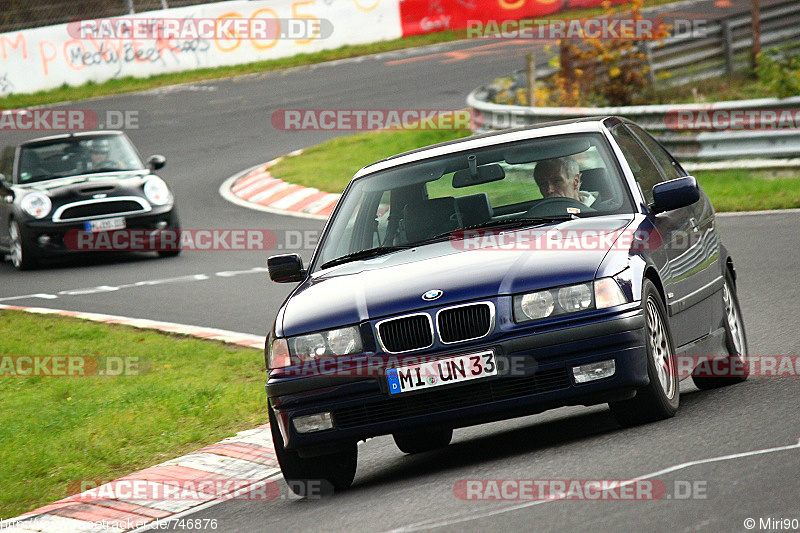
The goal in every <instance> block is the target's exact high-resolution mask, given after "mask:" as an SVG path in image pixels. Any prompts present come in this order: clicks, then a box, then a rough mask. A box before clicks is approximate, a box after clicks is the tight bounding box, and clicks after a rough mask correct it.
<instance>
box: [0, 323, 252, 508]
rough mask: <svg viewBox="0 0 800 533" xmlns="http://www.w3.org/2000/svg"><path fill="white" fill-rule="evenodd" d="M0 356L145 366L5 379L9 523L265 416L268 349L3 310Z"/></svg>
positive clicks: (1, 482)
mask: <svg viewBox="0 0 800 533" xmlns="http://www.w3.org/2000/svg"><path fill="white" fill-rule="evenodd" d="M0 354H2V355H85V356H130V357H139V358H141V359H140V361H141V367H142V368H145V369H147V368H148V367H149V369H148V371H147V373H145V374H143V375H138V376H118V377H45V376H37V377H17V376H4V377H0V443H2V444H1V445H0V464H2V465H3V468H2V469H0V487H2V490H1V491H0V517H6V518H7V517H11V516H16V515H18V514H20V513H22V512H25V511H28V510H31V509H33V508H35V507H38V506H41V505H45V504H47V503H50V502H51V501H55V500H58V499H61V498H64V497H66V496H68V489H69V485H70V482H76V481H79V480H84V479H108V478H117V477H120V476H123V475H126V474H129V473H131V472H133V471H135V470H138V469H141V468H146V467H149V466H152V465H154V464H157V463H159V462H163V461H166V460H168V459H171V458H174V457H177V456H180V455H183V454H185V453H188V452H191V451H193V450H195V449H197V448H200V447H202V446H204V445H207V444H210V443H214V442H217V441H219V440H221V439H223V438H225V437H228V436H231V435H233V434H235V433H236V431H240V430H244V429H250V428H252V427H254V426H256V425H259V424H263V423H265V422H266V420H267V413H266V410H265V406H266V399H265V395H264V381H265V373H264V358H263V355H262V353H261V351H260V350H255V349H248V348H241V347H237V346H231V345H225V344H222V343H218V342H213V341H203V340H198V339H192V338H188V337H179V336H173V335H166V334H162V333H158V332H152V331H145V330H139V329H134V328H130V327H124V326H113V325H107V324H98V323H92V322H86V321H82V320H77V319H71V318H66V317H50V316H41V315H33V314H28V313H23V312H15V311H2V312H0Z"/></svg>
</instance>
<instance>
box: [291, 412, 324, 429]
mask: <svg viewBox="0 0 800 533" xmlns="http://www.w3.org/2000/svg"><path fill="white" fill-rule="evenodd" d="M293 422H294V429H296V430H297V432H298V433H314V432H315V431H325V430H326V429H333V420H332V419H331V414H330V413H317V414H314V415H306V416H298V417H297V418H295V419H294V420H293Z"/></svg>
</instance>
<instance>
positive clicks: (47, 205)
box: [20, 192, 53, 218]
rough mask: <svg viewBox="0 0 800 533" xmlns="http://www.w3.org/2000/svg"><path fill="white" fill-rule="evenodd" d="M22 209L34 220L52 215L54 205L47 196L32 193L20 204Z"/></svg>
mask: <svg viewBox="0 0 800 533" xmlns="http://www.w3.org/2000/svg"><path fill="white" fill-rule="evenodd" d="M20 207H22V210H23V211H25V212H26V213H28V214H29V215H30V216H32V217H33V218H44V217H46V216H47V215H49V214H50V209H52V208H53V203H52V202H51V201H50V198H48V197H47V195H46V194H42V193H40V192H32V193H30V194H27V195H25V197H24V198H23V199H22V202H20Z"/></svg>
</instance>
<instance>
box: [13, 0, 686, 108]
mask: <svg viewBox="0 0 800 533" xmlns="http://www.w3.org/2000/svg"><path fill="white" fill-rule="evenodd" d="M676 1H678V0H645V2H644V6H645V7H654V6H659V5H664V4H671V3H674V2H676ZM602 13H603V9H602V8H600V7H595V8H586V9H577V10H573V11H565V12H563V13H557V14H555V15H552V16H551V18H585V17H594V16H598V15H602ZM466 37H467V32H466V30H458V31H444V32H438V33H429V34H425V35H414V36H411V37H402V38H399V39H392V40H389V41H381V42H377V43H369V44H362V45H348V46H342V47H340V48H336V49H334V50H323V51H321V52H315V53H312V54H298V55H296V56H292V57H287V58H280V59H271V60H267V61H259V62H256V63H247V64H244V65H233V66H226V67H216V68H204V69H198V70H191V71H186V72H175V73H170V74H159V75H156V76H151V77H149V78H134V77H132V76H129V77H125V78H119V79H115V80H110V81H107V82H105V83H101V84H97V83H92V82H90V83H86V84H84V85H81V86H78V87H70V86H68V85H66V84H65V85H64V86H62V87H60V88H58V89H52V90H48V91H40V92H37V93H34V94H12V95H9V96H7V97H5V98H0V109H15V108H24V107H31V106H36V105H46V104H53V103H57V102H65V101H74V100H85V99H87V98H94V97H98V96H108V95H113V94H122V93H127V92H132V91H141V90H145V89H154V88H157V87H164V86H167V85H176V84H180V83H191V82H198V81H205V80H214V79H220V78H228V77H231V76H239V75H242V74H254V73H258V72H266V71H270V70H279V69H284V68H290V67H298V66H304V65H313V64H316V63H323V62H326V61H333V60H337V59H346V58H350V57H357V56H364V55H369V54H377V53H380V52H390V51H393V50H402V49H405V48H414V47H418V46H425V45H430V44H437V43H443V42H449V41H456V40H459V39H465V38H466Z"/></svg>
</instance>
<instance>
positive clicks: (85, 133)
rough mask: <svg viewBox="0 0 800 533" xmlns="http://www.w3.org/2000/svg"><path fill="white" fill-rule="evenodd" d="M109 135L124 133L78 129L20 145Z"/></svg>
mask: <svg viewBox="0 0 800 533" xmlns="http://www.w3.org/2000/svg"><path fill="white" fill-rule="evenodd" d="M108 135H123V133H122V132H121V131H119V130H100V131H78V132H71V133H60V134H58V135H49V136H47V137H38V138H36V139H30V140H28V141H25V142H21V143H19V145H20V146H30V145H37V144H47V143H51V142H55V141H63V140H65V139H74V138H77V139H86V138H92V137H101V136H108Z"/></svg>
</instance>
